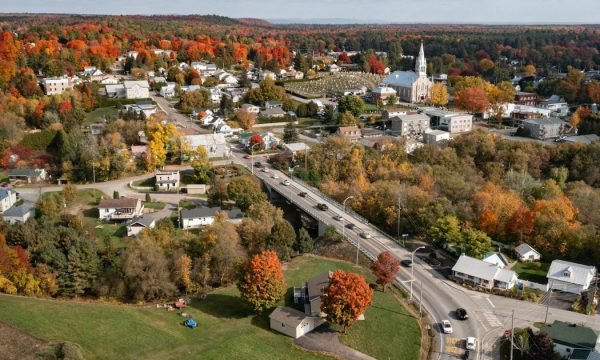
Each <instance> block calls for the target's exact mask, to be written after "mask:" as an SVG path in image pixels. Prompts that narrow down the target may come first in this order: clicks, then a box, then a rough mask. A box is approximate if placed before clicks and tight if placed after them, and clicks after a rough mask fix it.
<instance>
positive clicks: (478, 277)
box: [452, 254, 518, 290]
mask: <svg viewBox="0 0 600 360" xmlns="http://www.w3.org/2000/svg"><path fill="white" fill-rule="evenodd" d="M452 275H453V276H454V280H455V281H457V282H464V283H468V284H471V285H474V286H479V287H482V288H485V289H490V290H491V289H492V288H499V289H506V290H508V289H512V288H513V286H514V285H515V284H516V282H517V280H518V278H517V274H516V273H515V272H514V271H512V270H506V269H501V268H499V267H498V266H497V265H495V264H490V263H488V262H485V261H482V260H479V259H475V258H472V257H469V256H466V255H464V254H463V255H461V256H460V257H459V258H458V261H457V262H456V264H455V265H454V267H453V268H452Z"/></svg>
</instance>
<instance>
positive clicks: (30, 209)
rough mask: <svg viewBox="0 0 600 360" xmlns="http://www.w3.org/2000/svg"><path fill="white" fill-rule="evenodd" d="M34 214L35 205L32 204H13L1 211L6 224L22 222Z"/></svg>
mask: <svg viewBox="0 0 600 360" xmlns="http://www.w3.org/2000/svg"><path fill="white" fill-rule="evenodd" d="M34 215H35V206H34V205H33V204H30V205H28V204H21V205H19V206H13V207H11V208H10V209H8V210H6V211H5V212H4V213H2V219H4V222H5V223H8V224H24V223H25V222H27V220H28V219H29V218H30V217H32V216H34Z"/></svg>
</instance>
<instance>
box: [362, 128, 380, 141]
mask: <svg viewBox="0 0 600 360" xmlns="http://www.w3.org/2000/svg"><path fill="white" fill-rule="evenodd" d="M360 136H361V137H362V138H363V139H370V138H378V137H382V136H383V130H379V129H375V128H368V127H367V128H362V129H360Z"/></svg>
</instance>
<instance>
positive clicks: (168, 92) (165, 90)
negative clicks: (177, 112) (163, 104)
mask: <svg viewBox="0 0 600 360" xmlns="http://www.w3.org/2000/svg"><path fill="white" fill-rule="evenodd" d="M176 85H177V84H175V83H174V82H169V83H167V85H165V86H163V87H161V88H160V96H162V97H165V98H166V97H173V96H175V86H176Z"/></svg>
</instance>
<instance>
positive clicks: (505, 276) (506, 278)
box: [494, 269, 517, 283]
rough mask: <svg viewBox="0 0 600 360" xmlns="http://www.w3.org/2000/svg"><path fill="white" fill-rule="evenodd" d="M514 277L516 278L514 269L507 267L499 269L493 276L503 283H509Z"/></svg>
mask: <svg viewBox="0 0 600 360" xmlns="http://www.w3.org/2000/svg"><path fill="white" fill-rule="evenodd" d="M515 278H517V274H516V273H515V272H514V271H512V270H508V269H499V270H498V272H497V273H496V276H494V280H497V281H501V282H505V283H510V282H511V281H513V279H515Z"/></svg>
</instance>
